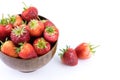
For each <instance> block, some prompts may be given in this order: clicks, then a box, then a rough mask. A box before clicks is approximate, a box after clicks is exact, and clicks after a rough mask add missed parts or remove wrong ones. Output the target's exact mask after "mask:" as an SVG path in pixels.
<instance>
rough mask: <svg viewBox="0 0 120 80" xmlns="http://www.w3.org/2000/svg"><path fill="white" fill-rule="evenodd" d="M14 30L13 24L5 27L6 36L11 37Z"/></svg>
mask: <svg viewBox="0 0 120 80" xmlns="http://www.w3.org/2000/svg"><path fill="white" fill-rule="evenodd" d="M12 29H13V25H12V24H7V25H6V26H5V30H6V33H5V34H6V36H8V37H9V36H10V33H11V31H12Z"/></svg>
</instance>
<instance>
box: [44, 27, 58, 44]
mask: <svg viewBox="0 0 120 80" xmlns="http://www.w3.org/2000/svg"><path fill="white" fill-rule="evenodd" d="M58 36H59V31H58V29H57V28H56V27H55V26H50V27H46V28H45V30H44V38H45V39H46V40H47V41H49V42H51V43H54V42H56V41H57V40H58Z"/></svg>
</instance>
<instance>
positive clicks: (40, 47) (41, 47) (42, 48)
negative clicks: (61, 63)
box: [33, 38, 51, 55]
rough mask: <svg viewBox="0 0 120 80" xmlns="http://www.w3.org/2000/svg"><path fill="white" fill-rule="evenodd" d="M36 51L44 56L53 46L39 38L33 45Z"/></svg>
mask: <svg viewBox="0 0 120 80" xmlns="http://www.w3.org/2000/svg"><path fill="white" fill-rule="evenodd" d="M33 46H34V49H35V51H36V52H37V54H38V55H44V54H46V53H47V52H49V51H50V49H51V45H50V43H49V42H47V41H46V40H45V39H44V38H38V39H36V40H35V41H34V43H33Z"/></svg>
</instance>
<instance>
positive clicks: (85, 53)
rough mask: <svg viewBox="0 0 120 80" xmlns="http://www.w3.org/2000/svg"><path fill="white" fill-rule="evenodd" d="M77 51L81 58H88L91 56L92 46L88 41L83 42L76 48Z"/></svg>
mask: <svg viewBox="0 0 120 80" xmlns="http://www.w3.org/2000/svg"><path fill="white" fill-rule="evenodd" d="M75 51H76V53H77V56H78V58H80V59H88V58H90V57H91V51H90V46H89V44H88V43H81V44H79V45H78V46H77V47H76V48H75Z"/></svg>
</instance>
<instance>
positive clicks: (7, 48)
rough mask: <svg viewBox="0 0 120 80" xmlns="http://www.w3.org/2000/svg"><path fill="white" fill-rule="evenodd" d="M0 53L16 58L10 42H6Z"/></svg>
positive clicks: (16, 55) (12, 44)
mask: <svg viewBox="0 0 120 80" xmlns="http://www.w3.org/2000/svg"><path fill="white" fill-rule="evenodd" d="M1 51H2V52H3V53H4V54H6V55H8V56H11V57H18V54H17V52H16V46H15V45H14V43H13V42H12V41H6V42H4V43H3V44H2V46H1Z"/></svg>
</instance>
